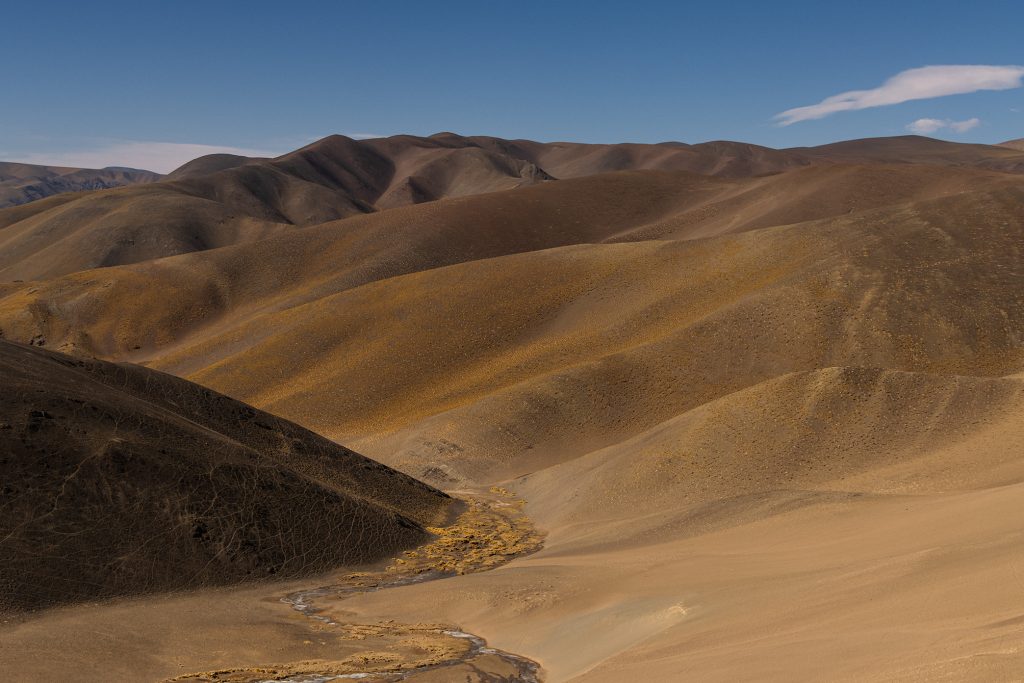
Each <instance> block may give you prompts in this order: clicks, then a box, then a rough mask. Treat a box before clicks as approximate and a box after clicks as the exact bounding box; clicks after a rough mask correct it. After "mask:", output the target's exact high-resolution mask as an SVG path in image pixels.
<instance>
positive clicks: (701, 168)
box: [0, 133, 1024, 280]
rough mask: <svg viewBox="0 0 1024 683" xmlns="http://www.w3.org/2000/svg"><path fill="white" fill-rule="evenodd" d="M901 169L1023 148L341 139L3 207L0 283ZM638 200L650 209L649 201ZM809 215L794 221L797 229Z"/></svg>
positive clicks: (1023, 156)
mask: <svg viewBox="0 0 1024 683" xmlns="http://www.w3.org/2000/svg"><path fill="white" fill-rule="evenodd" d="M892 163H897V164H906V163H916V164H919V165H921V166H922V167H960V168H964V167H973V168H975V169H984V170H987V171H999V172H1003V173H1006V172H1010V173H1024V153H1022V152H1019V151H1016V150H1012V149H1007V148H1005V147H996V146H990V145H965V144H959V143H954V142H944V141H941V140H934V139H931V138H925V137H919V136H903V137H893V138H872V139H866V140H851V141H848V142H842V143H837V144H833V145H825V146H822V147H805V148H794V149H781V150H779V149H771V148H768V147H761V146H759V145H752V144H748V143H741V142H728V141H715V142H704V143H699V144H694V145H690V144H684V143H681V142H663V143H658V144H636V143H623V144H582V143H571V142H550V143H548V142H534V141H530V140H503V139H500V138H492V137H481V136H477V137H464V136H460V135H456V134H454V133H438V134H436V135H431V136H429V137H415V136H411V135H395V136H392V137H389V138H375V139H370V140H353V139H351V138H348V137H345V136H341V135H332V136H329V137H326V138H323V139H322V140H318V141H316V142H314V143H312V144H310V145H307V146H306V147H303V148H302V149H299V150H296V151H294V152H291V153H289V154H285V155H283V156H280V157H277V158H275V159H259V158H248V157H243V156H236V155H227V154H216V155H209V156H204V157H200V158H198V159H195V160H193V161H190V162H188V163H187V164H185V165H183V166H182V167H180V168H178V169H177V170H175V171H173V172H172V173H170V174H169V175H167V176H166V177H164V179H163V180H162V181H160V182H156V183H147V184H142V185H133V186H130V187H123V188H115V189H109V190H103V191H100V192H92V193H83V194H64V195H61V196H57V197H50V198H48V199H45V200H42V201H37V202H33V203H31V204H29V205H27V206H17V207H9V208H6V209H0V230H2V231H3V239H2V240H0V280H17V279H40V278H50V277H56V276H60V275H64V274H68V273H72V272H75V271H80V270H88V269H91V268H98V267H107V266H116V265H126V264H131V263H139V262H142V261H147V260H150V259H155V258H162V257H165V256H174V255H178V254H186V253H192V252H199V251H206V250H209V249H216V248H220V247H226V246H232V245H239V244H248V243H253V242H258V241H261V240H264V239H267V238H270V237H273V236H277V235H279V234H282V233H289V232H292V231H294V230H295V228H297V227H310V226H313V225H317V224H321V223H326V222H329V221H335V220H338V219H343V218H349V217H353V216H358V215H361V214H370V213H377V212H379V211H382V210H385V209H394V208H397V207H402V206H408V205H414V204H422V203H424V202H432V201H435V200H439V199H454V198H462V197H469V196H473V195H481V194H487V193H493V192H501V191H509V190H516V189H521V188H526V187H529V186H532V185H537V184H542V183H548V182H550V181H552V180H564V179H573V178H582V177H588V176H595V175H599V174H607V173H610V172H617V171H662V172H674V173H688V174H691V175H692V174H696V175H697V176H699V177H703V178H705V179H717V180H719V181H722V182H724V181H727V180H735V181H743V180H748V179H756V178H761V177H766V176H772V175H778V174H782V173H786V172H789V171H794V170H795V171H799V170H801V169H808V168H811V167H814V168H824V167H833V166H837V165H843V164H847V165H848V164H861V165H870V166H877V165H879V164H892ZM922 172H923V170H922ZM816 175H817V174H816V173H814V172H812V173H811V175H810V176H808V178H811V177H816ZM822 177H823V178H824V177H826V176H822ZM828 177H831V176H828ZM923 178H924V176H922V179H923ZM928 182H930V181H928ZM712 185H713V183H712ZM740 185H742V183H740ZM734 189H736V188H734ZM888 194H889V193H888V192H883V195H886V196H888ZM637 198H639V199H640V202H641V204H642V203H643V195H642V194H641V195H638V196H637ZM750 198H751V197H750V196H748V197H747V198H746V199H750ZM744 201H745V200H742V201H741V203H743V202H744ZM765 201H766V202H767V203H766V204H765V205H764V206H762V207H761V208H760V209H754V208H752V207H751V208H750V209H749V210H751V211H755V213H756V211H758V210H760V211H770V212H774V211H775V208H773V206H774V203H775V200H773V199H770V198H769V199H767V200H765ZM812 203H813V202H812ZM782 204H785V205H786V206H789V202H788V201H787V202H782ZM706 210H710V209H706ZM721 210H722V207H716V208H715V211H721ZM787 210H788V209H787ZM723 215H725V214H723ZM803 218H804V214H803V213H802V212H799V211H798V212H796V213H794V220H797V219H803ZM691 219H693V220H698V219H696V218H694V217H691ZM698 223H700V224H702V225H704V224H705V223H706V221H705V220H704V219H699V220H698ZM705 227H707V229H708V230H709V231H711V232H717V231H719V229H720V228H721V229H724V228H723V227H722V226H719V228H712V227H711V226H705ZM413 229H414V228H413ZM631 229H633V230H637V229H639V228H638V226H632V228H631ZM414 231H415V229H414Z"/></svg>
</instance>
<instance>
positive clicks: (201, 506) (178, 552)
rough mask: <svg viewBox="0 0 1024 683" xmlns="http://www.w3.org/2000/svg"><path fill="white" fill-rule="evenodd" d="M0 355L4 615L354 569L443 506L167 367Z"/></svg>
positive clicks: (414, 536) (18, 352)
mask: <svg viewBox="0 0 1024 683" xmlns="http://www.w3.org/2000/svg"><path fill="white" fill-rule="evenodd" d="M0 363H2V372H3V377H4V394H3V397H2V399H0V400H2V401H3V416H4V418H5V420H4V422H3V424H0V440H2V441H3V445H2V450H3V453H4V457H3V460H2V462H0V467H2V470H3V474H2V480H3V483H4V490H3V496H4V498H3V510H4V513H3V515H2V522H0V549H2V551H0V557H2V558H3V559H2V564H3V566H2V575H3V580H2V584H0V585H2V591H0V610H4V611H7V610H10V609H23V610H24V609H30V610H34V609H38V608H41V607H47V606H50V605H53V604H59V603H66V602H74V601H81V600H94V599H97V598H109V597H113V596H123V595H132V594H138V593H143V592H153V591H166V590H169V589H183V588H194V587H197V586H202V585H219V584H226V583H237V582H240V581H252V580H255V579H266V578H267V577H270V576H282V577H285V576H295V575H299V574H311V573H317V572H322V571H324V570H326V569H329V568H333V567H336V566H338V565H342V564H363V563H366V562H368V561H375V560H379V559H383V558H386V557H389V556H391V555H392V554H394V553H395V552H396V551H398V550H400V549H403V548H407V547H410V546H413V545H416V544H418V543H420V542H422V541H423V539H425V538H426V532H425V531H424V530H423V528H422V526H421V524H432V523H436V522H437V521H438V520H439V519H440V518H442V517H443V516H444V514H445V508H446V507H447V505H448V503H449V502H450V500H449V499H448V498H447V497H446V496H444V494H442V493H440V492H439V491H436V490H433V489H431V488H429V487H427V486H424V485H422V484H420V483H419V482H416V481H414V480H412V479H410V478H408V477H406V476H404V475H401V474H399V473H397V472H394V471H392V470H389V469H387V468H386V467H384V466H382V465H380V464H378V463H375V462H373V461H371V460H368V459H366V458H363V457H362V456H359V455H357V454H355V453H353V452H352V451H349V450H347V449H345V448H342V447H340V446H337V445H335V444H333V443H331V442H329V441H327V440H325V439H322V438H320V437H318V436H316V435H315V434H312V433H310V432H308V431H306V430H304V429H302V428H300V427H298V426H296V425H293V424H291V423H289V422H286V421H284V420H281V419H278V418H275V417H273V416H270V415H267V414H266V413H263V412H261V411H258V410H254V409H252V408H250V407H249V406H246V405H244V404H242V403H238V402H237V401H233V400H231V399H228V398H226V397H224V396H220V395H218V394H216V393H214V392H212V391H209V390H208V389H204V388H202V387H198V386H196V385H194V384H190V383H188V382H185V381H183V380H180V379H177V378H174V377H170V376H167V375H163V374H161V373H157V372H154V371H151V370H145V369H142V368H137V367H132V366H123V365H122V366H119V365H113V364H109V363H103V362H99V361H83V360H75V359H71V358H69V357H67V356H63V355H60V354H54V353H51V352H48V351H44V350H40V349H34V348H31V347H26V346H21V345H15V344H12V343H10V342H0Z"/></svg>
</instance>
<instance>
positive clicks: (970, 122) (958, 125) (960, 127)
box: [949, 117, 981, 133]
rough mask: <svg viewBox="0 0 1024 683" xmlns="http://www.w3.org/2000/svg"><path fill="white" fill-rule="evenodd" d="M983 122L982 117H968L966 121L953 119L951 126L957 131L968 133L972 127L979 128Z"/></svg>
mask: <svg viewBox="0 0 1024 683" xmlns="http://www.w3.org/2000/svg"><path fill="white" fill-rule="evenodd" d="M980 123H981V119H979V118H977V117H975V118H970V119H967V120H966V121H952V122H950V124H949V127H950V128H952V129H953V132H955V133H966V132H967V131H969V130H970V129H972V128H977V127H978V125H979V124H980Z"/></svg>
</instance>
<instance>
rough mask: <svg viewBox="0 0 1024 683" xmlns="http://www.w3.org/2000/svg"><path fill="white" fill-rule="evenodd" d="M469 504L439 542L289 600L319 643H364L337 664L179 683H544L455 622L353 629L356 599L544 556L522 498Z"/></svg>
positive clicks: (532, 667) (207, 675)
mask: <svg viewBox="0 0 1024 683" xmlns="http://www.w3.org/2000/svg"><path fill="white" fill-rule="evenodd" d="M459 497H460V498H461V499H462V500H463V501H464V502H465V503H466V507H465V509H464V510H463V512H462V513H461V514H460V515H459V516H458V518H457V519H456V520H455V521H454V522H453V523H452V524H450V525H448V526H445V527H438V528H431V529H428V530H429V531H430V532H431V533H433V534H434V539H433V540H432V541H430V542H429V543H427V544H425V545H422V546H420V547H418V548H416V549H414V550H410V551H407V552H405V553H404V554H403V555H402V556H401V557H399V558H397V559H396V560H394V561H393V562H392V563H391V564H390V565H388V566H387V567H385V568H384V569H382V570H378V571H365V572H339V573H337V574H334V575H331V576H329V577H328V580H327V582H325V585H321V586H317V587H313V588H309V589H303V590H299V591H294V592H291V593H289V594H288V595H285V596H284V597H282V598H281V602H283V603H285V604H286V605H288V606H290V607H291V608H292V609H293V610H295V613H297V615H301V618H303V619H304V620H305V621H306V624H307V626H308V628H309V630H310V636H309V637H310V639H311V640H316V641H318V642H324V641H326V640H328V639H333V640H334V642H337V643H338V644H339V646H340V645H341V644H342V643H345V644H346V645H348V647H345V648H341V647H339V649H340V650H342V649H343V650H344V651H351V649H352V648H351V644H352V643H353V642H358V643H360V644H361V645H365V648H360V650H359V652H358V653H357V654H349V655H347V656H345V657H344V658H341V659H338V660H334V661H331V660H324V659H317V660H300V661H293V662H287V663H281V664H269V665H260V666H243V667H237V668H226V669H220V670H216V671H204V672H197V673H190V674H185V675H182V676H176V677H174V678H171V679H167V682H168V683H170V682H173V683H256V682H263V681H267V682H269V681H277V682H293V683H320V682H326V681H345V680H362V681H367V682H368V683H378V682H384V681H387V682H391V681H412V682H415V683H430V682H432V681H434V682H441V681H451V680H456V679H457V680H465V681H508V682H513V681H519V682H523V683H537V682H538V681H539V680H540V678H539V670H540V667H539V665H538V664H537V663H536V662H533V661H531V660H529V659H526V658H525V657H520V656H518V655H515V654H512V653H509V652H504V651H502V650H497V649H495V648H491V647H488V646H487V643H486V641H484V639H483V638H480V637H479V636H477V635H474V634H472V633H467V632H465V631H462V630H461V629H460V628H458V627H457V626H453V625H450V624H426V623H419V624H404V623H398V622H394V621H390V620H388V621H379V622H374V623H350V619H351V618H352V616H353V615H352V614H351V613H346V612H345V611H344V610H343V609H342V607H341V603H343V602H344V600H345V599H346V598H348V597H350V596H352V595H355V594H358V593H367V592H371V591H379V590H385V589H388V588H396V587H399V586H405V585H409V584H413V583H421V582H425V581H434V580H439V579H444V578H448V577H452V576H457V575H460V574H470V573H476V572H482V571H487V570H489V569H494V568H495V567H498V566H500V565H503V564H506V563H507V562H510V561H511V560H512V559H514V558H516V557H519V556H521V555H525V554H528V553H532V552H535V551H537V550H539V549H540V547H541V545H542V542H543V537H542V535H541V534H540V532H538V531H537V530H536V528H534V526H533V524H532V523H531V522H530V520H529V518H527V517H526V515H525V514H524V513H523V509H522V508H523V501H521V500H519V499H517V498H516V497H515V496H514V495H513V494H512V493H510V492H509V491H507V490H505V489H502V488H498V487H494V488H491V489H490V490H489V491H488V492H486V493H472V494H460V495H459Z"/></svg>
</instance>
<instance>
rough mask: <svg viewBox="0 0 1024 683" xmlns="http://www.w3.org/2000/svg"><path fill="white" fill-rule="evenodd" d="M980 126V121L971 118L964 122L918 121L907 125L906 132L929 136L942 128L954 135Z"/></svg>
mask: <svg viewBox="0 0 1024 683" xmlns="http://www.w3.org/2000/svg"><path fill="white" fill-rule="evenodd" d="M980 124H981V119H979V118H971V119H966V120H964V121H953V120H951V119H918V120H917V121H914V122H913V123H908V124H907V130H909V131H910V132H911V133H917V134H918V135H931V134H932V133H936V132H938V131H940V130H942V129H943V128H948V129H949V130H951V131H953V132H954V133H966V132H967V131H969V130H971V129H972V128H977V127H978V126H979V125H980Z"/></svg>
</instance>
